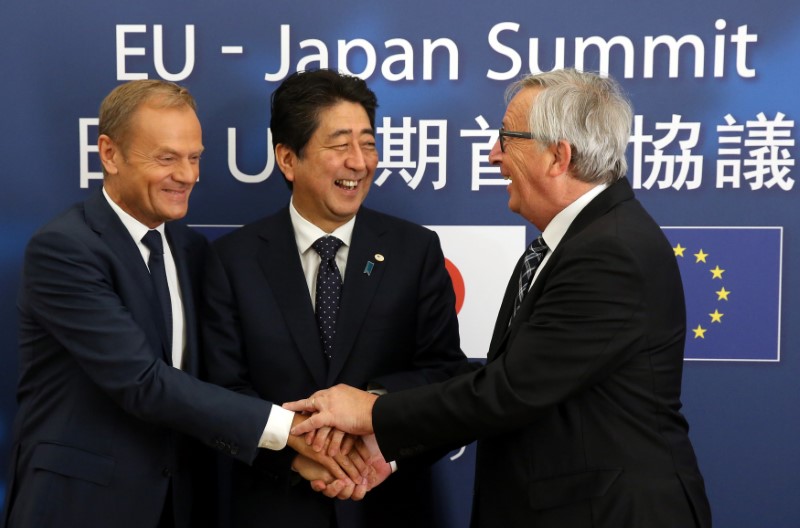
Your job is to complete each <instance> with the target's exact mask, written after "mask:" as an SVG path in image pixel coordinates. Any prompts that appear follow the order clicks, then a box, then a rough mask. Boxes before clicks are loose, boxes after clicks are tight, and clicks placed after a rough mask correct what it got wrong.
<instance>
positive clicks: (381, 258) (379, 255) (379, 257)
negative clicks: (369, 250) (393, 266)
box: [375, 253, 383, 262]
mask: <svg viewBox="0 0 800 528" xmlns="http://www.w3.org/2000/svg"><path fill="white" fill-rule="evenodd" d="M375 260H377V261H378V262H383V255H381V254H380V253H375Z"/></svg>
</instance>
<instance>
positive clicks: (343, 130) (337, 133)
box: [328, 128, 375, 140]
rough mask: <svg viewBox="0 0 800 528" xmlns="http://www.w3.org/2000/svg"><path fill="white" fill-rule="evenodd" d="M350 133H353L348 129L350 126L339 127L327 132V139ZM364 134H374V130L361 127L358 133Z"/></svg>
mask: <svg viewBox="0 0 800 528" xmlns="http://www.w3.org/2000/svg"><path fill="white" fill-rule="evenodd" d="M352 133H353V130H352V129H350V128H340V129H338V130H334V131H333V132H332V133H330V134H328V139H329V140H332V139H336V138H338V137H341V136H349V135H350V134H352ZM364 134H367V135H370V136H374V135H375V131H374V130H373V129H372V128H362V129H361V132H360V133H359V136H363V135H364Z"/></svg>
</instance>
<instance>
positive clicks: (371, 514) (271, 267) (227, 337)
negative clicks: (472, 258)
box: [204, 207, 467, 528]
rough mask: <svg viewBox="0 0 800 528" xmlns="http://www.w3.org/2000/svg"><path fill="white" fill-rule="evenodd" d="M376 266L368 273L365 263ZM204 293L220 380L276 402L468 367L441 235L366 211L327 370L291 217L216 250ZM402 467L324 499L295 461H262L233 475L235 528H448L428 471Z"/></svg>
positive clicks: (265, 222) (259, 225) (404, 383)
mask: <svg viewBox="0 0 800 528" xmlns="http://www.w3.org/2000/svg"><path fill="white" fill-rule="evenodd" d="M369 263H371V265H370V264H369ZM204 296H205V298H206V300H207V302H208V313H207V314H205V340H206V345H207V354H206V358H207V362H208V372H209V375H210V376H211V379H212V381H214V382H217V383H220V384H221V385H223V386H225V387H228V388H232V389H235V390H238V391H241V392H244V393H246V394H251V395H257V396H259V397H261V398H264V399H266V400H270V401H274V402H284V401H293V400H297V399H301V398H305V397H307V396H308V395H310V394H312V393H313V392H315V391H317V390H319V389H323V388H326V387H330V386H332V385H334V384H337V383H346V384H348V385H352V386H355V387H359V388H362V389H366V388H367V387H368V385H369V384H374V385H375V386H379V387H382V388H384V389H387V390H388V391H389V392H390V393H391V392H396V391H400V390H402V389H406V388H409V387H416V386H419V385H424V384H428V383H432V382H436V381H441V380H444V379H447V378H448V377H450V375H451V374H452V373H453V372H454V371H455V370H456V369H457V368H461V367H463V366H465V365H466V364H467V361H466V358H465V356H464V354H463V353H462V352H461V350H460V345H459V336H458V320H457V316H456V311H455V294H454V292H453V286H452V282H451V281H450V277H449V275H448V273H447V271H446V269H445V266H444V257H443V255H442V250H441V248H440V245H439V239H438V237H437V236H436V234H435V233H434V232H432V231H430V230H428V229H425V228H423V227H420V226H418V225H415V224H412V223H410V222H406V221H403V220H400V219H398V218H394V217H391V216H388V215H384V214H381V213H378V212H375V211H372V210H369V209H367V208H363V207H362V208H361V210H360V211H359V212H358V215H357V216H356V221H355V226H354V229H353V238H352V243H351V247H350V251H349V255H348V259H347V267H346V272H345V277H344V286H343V290H342V298H341V307H340V311H339V316H338V320H337V330H336V342H335V353H334V357H333V360H332V361H331V362H330V364H329V365H328V364H327V362H326V359H325V357H324V355H323V352H322V347H321V344H320V338H319V333H318V331H317V326H316V321H315V318H314V310H313V308H312V304H311V298H310V295H309V291H308V286H307V284H306V281H305V277H304V275H303V269H302V266H301V263H300V258H299V255H298V250H297V244H296V242H295V238H294V232H293V229H292V223H291V219H290V216H289V210H288V208H284V209H282V210H281V211H279V212H278V213H276V214H275V215H273V216H270V217H268V218H265V219H262V220H260V221H257V222H255V223H253V224H250V225H247V226H245V227H243V228H241V229H239V230H237V231H235V232H233V233H231V234H229V235H227V236H225V237H223V238H221V239H219V240H218V241H216V242H215V243H214V244H213V248H212V251H211V258H210V261H209V265H208V266H207V280H206V289H205V292H204ZM443 453H444V451H440V452H438V453H436V454H434V455H431V456H427V457H426V458H425V459H423V460H420V459H417V460H413V461H406V462H405V463H404V464H401V466H400V469H399V471H398V472H397V473H395V474H394V475H392V476H391V477H390V478H389V479H388V480H387V481H386V482H385V483H384V484H382V485H381V486H380V487H378V488H376V489H375V490H373V491H371V492H370V493H369V494H368V495H367V498H366V499H365V500H364V501H361V502H352V501H339V500H335V499H328V498H326V497H324V496H323V495H321V494H319V493H315V492H313V491H311V489H310V487H309V485H308V483H307V482H305V481H303V482H297V481H296V479H293V478H291V477H292V472H291V470H290V462H291V459H292V457H293V453H291V452H290V451H288V450H286V452H262V453H260V454H259V456H258V457H257V459H256V461H255V463H254V465H253V467H252V468H251V467H248V466H245V465H244V464H235V466H236V467H235V468H234V469H233V481H234V485H233V490H234V491H233V517H234V522H233V524H232V526H234V527H236V528H243V527H248V526H264V525H265V523H266V525H269V526H274V527H283V526H285V527H296V526H308V527H323V526H328V522H329V521H330V519H331V518H332V516H334V515H336V518H337V519H338V522H339V526H340V527H348V528H358V527H365V528H368V527H374V526H381V527H392V526H414V527H415V528H423V527H426V526H440V525H441V522H439V521H438V520H437V517H436V516H437V514H438V513H439V512H440V510H441V508H437V507H436V504H435V500H436V498H435V495H434V490H433V489H432V482H431V478H430V464H431V462H432V460H434V459H436V458H438V457H440V456H441V455H442V454H443Z"/></svg>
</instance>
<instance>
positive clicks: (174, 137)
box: [130, 104, 202, 143]
mask: <svg viewBox="0 0 800 528" xmlns="http://www.w3.org/2000/svg"><path fill="white" fill-rule="evenodd" d="M130 132H131V133H130V140H132V141H136V140H147V141H155V142H165V143H168V142H175V141H200V140H201V138H202V129H201V127H200V120H199V119H198V117H197V114H196V113H195V111H194V110H193V109H192V108H191V107H189V106H187V105H183V106H170V107H160V106H153V105H149V104H143V105H140V106H139V107H138V108H137V109H136V110H135V111H134V112H133V114H132V116H131V121H130Z"/></svg>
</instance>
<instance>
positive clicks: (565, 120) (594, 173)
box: [506, 69, 633, 183]
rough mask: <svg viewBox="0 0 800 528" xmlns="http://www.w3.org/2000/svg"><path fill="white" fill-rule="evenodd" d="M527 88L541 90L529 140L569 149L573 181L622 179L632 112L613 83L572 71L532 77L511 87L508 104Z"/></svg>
mask: <svg viewBox="0 0 800 528" xmlns="http://www.w3.org/2000/svg"><path fill="white" fill-rule="evenodd" d="M525 88H540V89H541V92H539V95H538V96H537V97H536V101H535V103H534V104H533V106H532V107H531V109H530V114H529V118H528V124H529V126H530V130H531V134H533V138H534V139H535V140H537V141H538V142H540V143H542V144H544V145H553V144H555V143H557V142H559V141H561V140H564V141H566V142H567V143H569V144H570V146H571V147H572V160H571V162H570V169H571V172H572V174H573V176H574V177H575V178H577V179H578V180H581V181H585V182H589V183H613V182H615V181H617V180H619V179H620V178H623V177H625V174H626V172H627V170H628V163H627V161H626V159H625V149H626V147H627V146H628V140H629V138H630V133H631V121H632V119H633V109H632V108H631V104H630V102H629V101H628V99H627V97H625V95H624V94H623V93H622V90H621V88H620V86H619V84H617V82H616V81H614V80H613V79H611V78H610V77H601V76H600V75H598V74H595V73H584V72H580V71H578V70H575V69H564V70H556V71H552V72H545V73H539V74H533V75H528V76H526V77H523V78H522V79H520V80H518V81H516V82H515V83H514V84H512V85H511V86H509V88H508V90H507V91H506V99H507V101H510V100H511V99H512V98H513V97H514V95H516V94H517V93H518V92H519V91H521V90H523V89H525Z"/></svg>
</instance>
